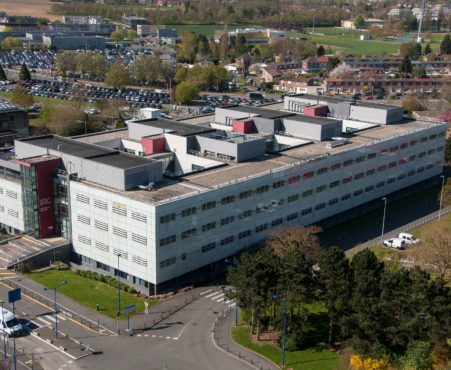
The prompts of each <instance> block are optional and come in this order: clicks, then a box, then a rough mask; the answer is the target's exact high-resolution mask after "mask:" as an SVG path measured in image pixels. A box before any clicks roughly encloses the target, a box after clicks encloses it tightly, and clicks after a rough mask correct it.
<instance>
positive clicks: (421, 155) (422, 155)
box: [418, 152, 426, 158]
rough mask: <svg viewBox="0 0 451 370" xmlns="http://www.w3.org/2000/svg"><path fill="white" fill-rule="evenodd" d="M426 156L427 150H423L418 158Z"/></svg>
mask: <svg viewBox="0 0 451 370" xmlns="http://www.w3.org/2000/svg"><path fill="white" fill-rule="evenodd" d="M423 157H426V152H421V153H420V154H418V158H423Z"/></svg>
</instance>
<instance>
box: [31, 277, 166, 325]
mask: <svg viewBox="0 0 451 370" xmlns="http://www.w3.org/2000/svg"><path fill="white" fill-rule="evenodd" d="M27 277H28V278H30V279H32V280H34V281H36V282H38V283H40V284H42V285H44V286H46V287H49V288H52V287H54V286H56V285H58V284H60V283H61V282H62V281H63V280H67V285H63V286H62V287H60V288H58V293H59V294H64V295H66V296H67V297H69V298H72V299H73V300H74V301H77V302H79V303H81V304H84V305H85V306H87V307H89V308H91V309H94V310H95V309H96V304H99V305H100V312H101V313H103V314H104V315H107V316H109V317H111V318H115V317H116V311H117V289H116V288H114V287H111V286H109V285H107V284H105V283H102V282H100V281H96V280H92V279H88V278H85V277H81V276H78V275H76V274H74V273H73V272H71V271H68V270H65V271H59V270H49V271H45V272H37V273H31V274H28V275H27ZM144 301H145V300H144V299H142V298H139V297H136V296H134V295H132V294H129V293H126V292H124V291H121V305H122V308H124V307H125V306H127V305H129V304H136V312H138V313H139V312H143V311H144ZM147 302H149V304H154V303H156V302H157V301H156V300H147ZM123 318H125V317H123Z"/></svg>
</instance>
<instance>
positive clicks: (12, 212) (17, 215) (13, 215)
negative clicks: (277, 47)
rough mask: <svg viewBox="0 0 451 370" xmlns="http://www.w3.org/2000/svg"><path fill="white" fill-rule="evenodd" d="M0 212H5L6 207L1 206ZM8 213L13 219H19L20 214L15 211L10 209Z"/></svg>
mask: <svg viewBox="0 0 451 370" xmlns="http://www.w3.org/2000/svg"><path fill="white" fill-rule="evenodd" d="M0 212H5V207H4V206H3V205H0ZM6 213H7V214H8V216H12V217H16V218H17V217H19V212H17V211H16V210H14V209H11V208H8V209H7V211H6Z"/></svg>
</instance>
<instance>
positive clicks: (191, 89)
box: [175, 81, 199, 104]
mask: <svg viewBox="0 0 451 370" xmlns="http://www.w3.org/2000/svg"><path fill="white" fill-rule="evenodd" d="M198 95H199V90H198V89H197V87H196V86H193V85H192V84H190V83H189V82H186V81H184V82H181V83H179V84H178V85H177V87H176V89H175V99H176V100H177V101H178V102H180V103H181V104H188V103H189V102H190V101H191V100H193V99H195V98H196V97H197V96H198Z"/></svg>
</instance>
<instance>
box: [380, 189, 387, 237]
mask: <svg viewBox="0 0 451 370" xmlns="http://www.w3.org/2000/svg"><path fill="white" fill-rule="evenodd" d="M382 200H383V201H384V215H383V216H382V233H381V244H382V243H383V242H384V229H385V213H386V212H387V198H386V197H383V198H382Z"/></svg>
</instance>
